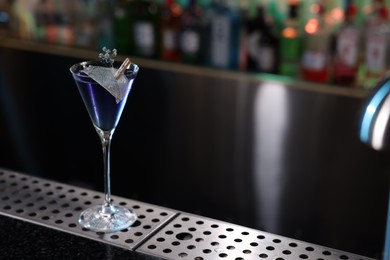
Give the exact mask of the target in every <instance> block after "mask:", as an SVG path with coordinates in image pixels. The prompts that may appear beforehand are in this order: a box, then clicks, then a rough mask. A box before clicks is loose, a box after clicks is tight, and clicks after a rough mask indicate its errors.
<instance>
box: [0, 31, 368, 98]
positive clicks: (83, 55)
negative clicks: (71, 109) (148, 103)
mask: <svg viewBox="0 0 390 260" xmlns="http://www.w3.org/2000/svg"><path fill="white" fill-rule="evenodd" d="M0 48H5V49H13V50H19V51H28V52H37V53H42V54H48V55H54V56H65V57H72V58H78V59H95V58H96V57H97V51H96V50H91V49H82V48H74V47H67V46H62V45H54V44H46V43H39V42H34V41H26V40H18V39H13V38H9V37H2V38H1V39H0ZM0 57H1V52H0ZM118 58H119V59H123V60H124V59H125V57H124V56H122V55H118ZM131 60H132V61H133V62H135V63H137V64H138V65H139V66H140V67H141V68H142V67H147V68H151V69H156V70H163V71H173V72H180V73H184V74H191V75H197V76H205V77H216V78H223V79H235V80H237V79H240V80H241V79H242V80H249V81H260V82H277V83H280V84H283V85H286V86H289V87H291V88H296V89H300V90H305V91H314V92H320V93H324V94H332V95H340V96H347V97H355V98H363V97H365V96H366V95H367V92H368V91H367V90H365V89H360V88H353V87H343V86H338V85H331V84H319V83H314V82H307V81H302V80H297V79H292V78H289V77H284V76H280V75H273V74H263V73H249V72H241V71H228V70H221V69H213V68H208V67H202V66H194V65H187V64H182V63H174V62H166V61H161V60H152V59H145V58H139V57H131Z"/></svg>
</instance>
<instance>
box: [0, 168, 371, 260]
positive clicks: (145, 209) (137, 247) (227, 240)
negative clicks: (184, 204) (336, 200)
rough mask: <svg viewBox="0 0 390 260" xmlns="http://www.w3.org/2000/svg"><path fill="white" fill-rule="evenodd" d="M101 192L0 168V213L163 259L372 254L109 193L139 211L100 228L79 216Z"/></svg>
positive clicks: (318, 258)
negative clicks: (126, 224)
mask: <svg viewBox="0 0 390 260" xmlns="http://www.w3.org/2000/svg"><path fill="white" fill-rule="evenodd" d="M103 196H104V195H103V194H102V193H100V192H96V191H91V190H87V189H82V188H77V187H74V186H70V185H66V184H62V183H58V182H53V181H48V180H45V179H41V178H37V177H32V176H29V175H25V174H21V173H17V172H13V171H9V170H4V169H0V201H1V204H0V205H1V206H0V214H2V215H6V216H10V217H13V218H19V219H23V220H26V221H29V222H33V223H36V224H39V225H44V226H46V227H50V228H54V229H57V230H61V231H64V232H68V233H72V234H75V235H78V236H82V237H85V238H89V239H93V240H97V241H100V242H104V243H108V244H111V245H115V246H118V247H122V248H126V249H128V250H132V251H137V252H141V253H144V254H148V255H151V256H156V257H159V258H163V259H194V260H203V259H234V260H241V259H247V260H252V259H274V260H282V259H286V260H287V259H315V260H326V259H356V260H363V259H372V258H367V257H363V256H359V255H355V254H350V253H346V252H342V251H339V250H334V249H331V248H327V247H322V246H318V245H314V244H310V243H306V242H302V241H299V240H294V239H290V238H286V237H282V236H277V235H274V234H270V233H266V232H261V231H258V230H254V229H250V228H246V227H242V226H238V225H233V224H230V223H226V222H222V221H218V220H214V219H208V218H204V217H201V216H197V215H192V214H187V213H183V212H179V211H175V210H171V209H167V208H163V207H159V206H156V205H151V204H147V203H143V202H139V201H134V200H129V199H125V198H121V197H116V196H113V197H112V198H113V201H114V203H117V204H120V205H125V206H126V207H128V208H130V209H132V210H134V211H135V212H136V214H137V215H138V220H137V222H136V223H135V224H134V225H133V226H132V227H131V228H129V229H125V230H122V231H121V232H117V233H109V234H103V233H99V232H92V231H89V230H87V229H84V228H82V227H80V226H79V225H78V224H77V218H78V216H79V214H80V212H81V211H82V210H83V209H85V208H87V207H89V206H90V205H97V204H100V203H101V202H102V200H103Z"/></svg>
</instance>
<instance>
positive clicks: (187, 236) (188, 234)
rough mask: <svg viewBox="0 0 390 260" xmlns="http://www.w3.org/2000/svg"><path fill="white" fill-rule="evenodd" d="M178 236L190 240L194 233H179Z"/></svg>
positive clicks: (180, 238)
mask: <svg viewBox="0 0 390 260" xmlns="http://www.w3.org/2000/svg"><path fill="white" fill-rule="evenodd" d="M176 238H177V239H179V240H190V239H192V235H191V234H190V233H186V232H183V233H179V234H177V235H176Z"/></svg>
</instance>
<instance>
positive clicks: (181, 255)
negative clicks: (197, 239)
mask: <svg viewBox="0 0 390 260" xmlns="http://www.w3.org/2000/svg"><path fill="white" fill-rule="evenodd" d="M179 256H180V257H186V256H188V255H187V253H180V254H179Z"/></svg>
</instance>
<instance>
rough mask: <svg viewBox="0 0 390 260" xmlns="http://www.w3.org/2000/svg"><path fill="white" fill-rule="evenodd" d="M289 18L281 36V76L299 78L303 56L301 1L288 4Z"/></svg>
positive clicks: (296, 0) (292, 1)
mask: <svg viewBox="0 0 390 260" xmlns="http://www.w3.org/2000/svg"><path fill="white" fill-rule="evenodd" d="M287 14H288V16H287V19H286V21H285V23H284V28H283V29H282V31H281V35H280V45H279V53H280V64H279V74H281V75H284V76H290V77H294V78H297V77H298V76H299V67H300V60H301V56H302V34H301V32H300V30H299V1H298V0H291V1H289V3H288V13H287Z"/></svg>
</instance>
